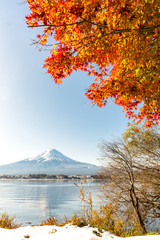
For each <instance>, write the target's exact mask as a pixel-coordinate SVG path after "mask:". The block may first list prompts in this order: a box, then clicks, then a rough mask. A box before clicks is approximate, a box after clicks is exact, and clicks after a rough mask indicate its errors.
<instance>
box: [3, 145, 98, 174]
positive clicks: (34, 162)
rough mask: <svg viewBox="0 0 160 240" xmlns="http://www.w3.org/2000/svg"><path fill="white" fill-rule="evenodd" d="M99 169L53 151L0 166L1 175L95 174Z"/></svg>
mask: <svg viewBox="0 0 160 240" xmlns="http://www.w3.org/2000/svg"><path fill="white" fill-rule="evenodd" d="M98 169H99V167H98V166H96V165H93V164H89V163H82V162H78V161H75V160H72V159H71V158H69V157H66V156H65V155H63V154H62V153H60V152H58V151H57V150H55V149H52V150H49V151H46V152H44V153H42V154H40V155H38V156H36V157H34V158H27V159H25V160H22V161H19V162H15V163H11V164H7V165H2V166H0V175H2V174H38V173H45V174H66V175H69V174H72V175H91V174H96V173H97V171H98Z"/></svg>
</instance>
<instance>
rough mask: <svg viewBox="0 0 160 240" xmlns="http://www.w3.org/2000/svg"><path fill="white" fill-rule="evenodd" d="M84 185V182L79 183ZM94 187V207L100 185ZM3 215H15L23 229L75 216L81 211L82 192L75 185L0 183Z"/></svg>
mask: <svg viewBox="0 0 160 240" xmlns="http://www.w3.org/2000/svg"><path fill="white" fill-rule="evenodd" d="M76 183H77V184H78V185H80V182H76ZM88 185H91V188H92V195H93V196H94V199H93V203H95V204H96V203H97V201H98V198H96V192H97V187H98V182H88V183H87V184H84V189H87V186H88ZM0 193H1V194H0V211H1V212H4V211H6V212H7V213H8V214H9V215H15V214H16V218H17V220H18V221H19V222H22V224H23V226H25V225H26V222H31V223H32V224H38V223H40V222H41V221H42V219H44V218H46V217H49V216H57V217H58V218H60V217H62V216H64V215H65V216H67V217H69V216H72V215H73V213H75V212H77V211H78V210H79V207H80V206H79V205H80V201H79V189H78V188H77V187H76V186H75V185H74V181H60V182H59V181H7V180H5V181H0Z"/></svg>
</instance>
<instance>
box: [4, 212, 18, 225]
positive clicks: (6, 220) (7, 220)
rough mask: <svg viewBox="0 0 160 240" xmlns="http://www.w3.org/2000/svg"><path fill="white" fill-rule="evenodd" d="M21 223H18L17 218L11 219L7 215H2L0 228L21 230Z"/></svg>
mask: <svg viewBox="0 0 160 240" xmlns="http://www.w3.org/2000/svg"><path fill="white" fill-rule="evenodd" d="M20 226H21V223H17V222H16V220H15V217H9V215H8V214H7V213H5V212H4V213H2V214H1V216H0V228H6V229H15V228H19V227H20Z"/></svg>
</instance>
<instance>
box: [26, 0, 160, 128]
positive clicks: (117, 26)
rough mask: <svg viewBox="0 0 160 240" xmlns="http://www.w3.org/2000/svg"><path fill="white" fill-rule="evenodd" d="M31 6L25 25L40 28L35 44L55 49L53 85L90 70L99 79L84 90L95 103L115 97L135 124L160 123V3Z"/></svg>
mask: <svg viewBox="0 0 160 240" xmlns="http://www.w3.org/2000/svg"><path fill="white" fill-rule="evenodd" d="M27 2H28V4H29V8H30V13H29V14H28V15H27V16H26V21H27V24H28V25H29V27H39V29H41V27H42V31H41V33H40V34H38V35H37V43H39V44H41V45H44V46H48V47H49V46H51V47H52V49H51V52H50V56H49V57H48V58H47V59H46V60H45V64H44V67H45V68H46V69H47V71H48V73H49V74H50V75H51V76H52V77H53V80H54V82H55V83H61V82H62V80H63V79H64V78H65V77H67V76H69V75H70V74H71V73H72V71H77V70H81V71H86V72H88V75H91V76H94V77H95V81H94V82H93V84H91V86H90V87H89V89H88V91H87V92H86V96H87V97H88V98H89V99H90V100H91V102H92V103H96V104H97V105H98V106H100V107H102V106H104V105H105V104H106V103H107V100H108V99H109V98H111V99H113V100H114V102H115V103H116V104H118V105H120V106H122V107H123V108H124V111H125V112H126V116H128V117H129V118H133V119H134V121H136V122H137V123H139V122H141V121H142V120H144V121H145V123H146V126H152V125H153V124H158V123H159V120H160V68H159V66H160V37H159V36H160V1H159V0H27ZM50 43H51V44H50ZM139 105H140V106H139Z"/></svg>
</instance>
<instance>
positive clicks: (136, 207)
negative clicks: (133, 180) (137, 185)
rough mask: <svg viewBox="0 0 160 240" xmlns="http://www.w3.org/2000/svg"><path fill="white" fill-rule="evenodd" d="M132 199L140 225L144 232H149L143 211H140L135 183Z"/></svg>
mask: <svg viewBox="0 0 160 240" xmlns="http://www.w3.org/2000/svg"><path fill="white" fill-rule="evenodd" d="M130 199H131V203H132V206H133V208H134V210H135V212H136V215H137V218H138V221H139V224H140V226H141V228H142V230H143V233H147V230H146V227H145V224H144V221H143V219H142V215H141V212H140V209H139V201H138V198H137V196H136V194H135V191H134V187H133V185H132V187H131V189H130Z"/></svg>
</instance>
